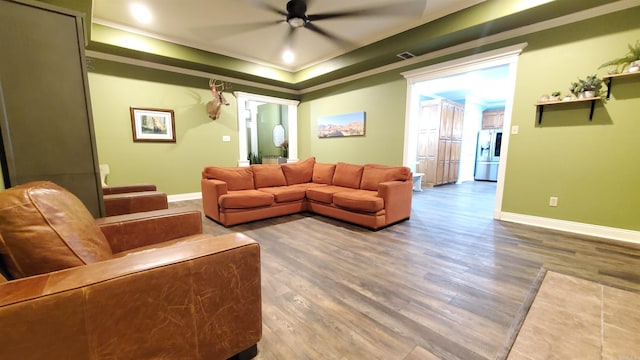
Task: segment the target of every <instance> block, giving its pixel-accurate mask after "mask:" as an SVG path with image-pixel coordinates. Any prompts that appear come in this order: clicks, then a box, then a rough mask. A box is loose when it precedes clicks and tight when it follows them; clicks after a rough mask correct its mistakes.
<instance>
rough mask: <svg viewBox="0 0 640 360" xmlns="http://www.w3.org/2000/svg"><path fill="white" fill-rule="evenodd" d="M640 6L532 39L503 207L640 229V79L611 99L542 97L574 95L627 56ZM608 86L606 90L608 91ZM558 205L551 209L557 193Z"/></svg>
mask: <svg viewBox="0 0 640 360" xmlns="http://www.w3.org/2000/svg"><path fill="white" fill-rule="evenodd" d="M638 18H640V8H634V9H629V10H625V11H624V12H622V13H616V14H611V15H607V16H603V17H600V18H597V19H593V20H589V21H583V22H580V23H576V24H572V25H567V26H563V27H561V28H556V29H552V30H548V31H544V32H540V33H537V34H534V35H533V36H529V37H528V38H527V39H526V40H527V41H528V43H529V46H528V47H527V48H526V49H525V51H524V52H523V54H522V55H521V56H520V61H519V65H518V73H517V84H516V92H515V103H514V110H513V117H512V125H518V126H519V127H520V133H519V134H518V135H515V136H511V138H510V146H509V155H508V156H509V157H508V166H507V172H506V179H505V189H504V200H503V211H505V212H512V213H518V214H526V215H532V216H540V217H545V218H552V219H559V220H567V221H573V222H579V223H587V224H594V225H602V226H608V227H615V228H622V229H630V230H640V220H639V218H638V214H639V213H640V187H639V184H640V166H639V165H638V164H640V118H639V117H638V111H639V110H640V76H635V77H632V78H627V79H624V80H618V81H616V82H615V83H614V87H613V91H612V96H611V99H610V100H608V101H604V102H598V103H597V104H596V107H595V113H594V115H593V120H592V121H589V104H588V103H581V104H563V105H558V106H554V107H550V106H547V107H545V109H544V113H543V118H542V123H541V124H540V125H538V123H537V121H536V119H537V118H536V107H535V106H533V104H534V103H535V102H536V100H537V99H538V98H539V97H540V96H541V95H542V94H550V93H551V92H553V91H555V90H558V91H561V92H562V93H563V94H565V93H567V92H568V87H569V83H570V82H571V81H575V80H576V78H577V77H581V78H584V77H586V76H587V75H590V74H594V73H597V74H598V75H599V76H603V75H605V74H606V72H605V70H604V69H601V70H598V67H599V65H600V64H602V63H604V62H605V61H607V60H610V59H613V58H617V57H621V56H623V55H624V54H625V53H626V52H627V51H628V49H627V44H629V43H631V44H633V43H635V42H636V40H638V39H640V28H639V25H638ZM605 89H606V88H605ZM550 196H556V197H558V206H557V207H549V206H548V203H549V197H550Z"/></svg>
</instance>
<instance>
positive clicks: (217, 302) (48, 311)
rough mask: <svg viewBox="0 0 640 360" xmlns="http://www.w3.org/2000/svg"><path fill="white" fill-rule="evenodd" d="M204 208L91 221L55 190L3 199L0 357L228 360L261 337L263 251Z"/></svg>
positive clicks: (32, 187) (37, 185)
mask: <svg viewBox="0 0 640 360" xmlns="http://www.w3.org/2000/svg"><path fill="white" fill-rule="evenodd" d="M201 232H202V218H201V214H200V212H199V211H197V210H193V209H168V210H157V211H150V212H144V213H136V214H130V215H121V216H115V217H108V218H101V219H97V220H96V219H93V218H92V216H91V214H90V213H89V212H88V210H87V209H86V208H85V207H84V205H83V204H82V203H81V202H80V200H78V199H77V198H76V197H75V196H73V195H72V194H71V193H69V192H67V191H66V190H64V189H63V188H61V187H59V186H57V185H55V184H53V183H50V182H34V183H29V184H24V185H19V186H16V187H14V188H11V189H8V190H4V191H0V258H1V260H2V263H3V265H4V267H5V269H6V270H7V272H8V277H9V278H12V279H11V280H6V279H4V278H1V277H0V324H1V326H0V359H106V358H109V359H226V358H229V357H231V356H234V355H236V354H243V355H246V354H249V355H253V354H255V351H256V344H257V342H258V340H259V339H260V338H261V335H262V317H261V293H260V248H259V245H258V244H257V243H256V242H255V241H253V240H252V239H250V238H248V237H247V236H245V235H242V234H239V233H236V234H227V235H223V236H218V237H213V236H209V235H203V234H202V233H201Z"/></svg>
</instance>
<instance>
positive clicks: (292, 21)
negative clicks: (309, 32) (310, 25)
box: [287, 17, 307, 28]
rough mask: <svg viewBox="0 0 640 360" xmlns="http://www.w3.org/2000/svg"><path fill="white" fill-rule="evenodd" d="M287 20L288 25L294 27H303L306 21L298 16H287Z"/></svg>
mask: <svg viewBox="0 0 640 360" xmlns="http://www.w3.org/2000/svg"><path fill="white" fill-rule="evenodd" d="M287 22H288V23H289V25H291V27H294V28H299V27H303V26H304V25H305V24H306V23H307V21H306V20H305V19H303V18H300V17H292V18H289V19H287Z"/></svg>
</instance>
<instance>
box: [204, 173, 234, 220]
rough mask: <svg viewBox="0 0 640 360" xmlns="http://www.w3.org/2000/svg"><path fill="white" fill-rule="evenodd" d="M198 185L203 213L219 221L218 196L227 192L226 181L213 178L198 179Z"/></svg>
mask: <svg viewBox="0 0 640 360" xmlns="http://www.w3.org/2000/svg"><path fill="white" fill-rule="evenodd" d="M200 187H201V189H202V208H203V209H204V214H205V215H207V216H208V217H210V218H212V219H214V220H216V221H220V207H219V206H218V198H220V196H222V195H224V194H226V193H227V191H228V190H227V189H228V188H227V183H226V182H224V181H221V180H215V179H202V180H200Z"/></svg>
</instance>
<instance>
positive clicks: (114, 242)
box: [96, 207, 202, 254]
mask: <svg viewBox="0 0 640 360" xmlns="http://www.w3.org/2000/svg"><path fill="white" fill-rule="evenodd" d="M96 224H97V225H98V227H100V230H102V232H103V233H104V235H105V237H106V238H107V241H109V245H110V246H111V251H112V252H113V253H114V254H115V253H119V252H123V251H127V250H131V249H135V248H139V247H143V246H148V245H152V244H157V243H161V242H165V241H169V240H174V239H177V238H181V237H185V236H189V235H195V234H201V233H202V214H201V213H200V211H199V210H198V209H196V208H192V207H182V208H175V209H164V210H155V211H146V212H140V213H133V214H126V215H118V216H109V217H104V218H99V219H96Z"/></svg>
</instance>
